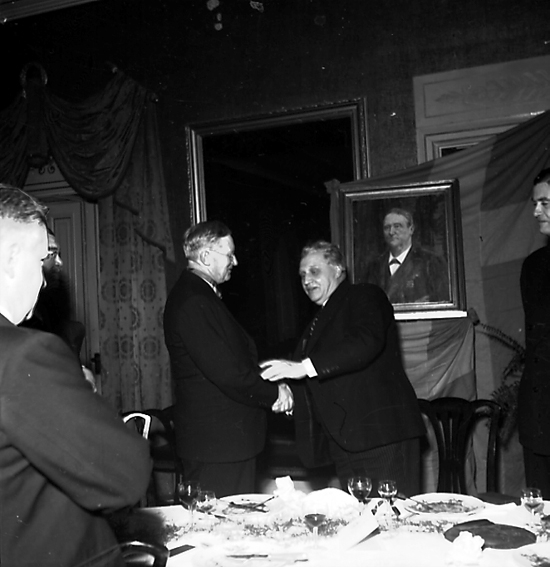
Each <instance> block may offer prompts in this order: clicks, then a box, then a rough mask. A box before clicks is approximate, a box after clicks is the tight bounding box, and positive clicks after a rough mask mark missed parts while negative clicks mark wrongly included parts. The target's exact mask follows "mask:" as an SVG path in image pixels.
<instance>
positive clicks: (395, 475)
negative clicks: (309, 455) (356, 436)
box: [329, 438, 421, 496]
mask: <svg viewBox="0 0 550 567" xmlns="http://www.w3.org/2000/svg"><path fill="white" fill-rule="evenodd" d="M329 450H330V454H331V457H332V460H333V461H334V465H335V466H336V473H337V475H338V480H339V481H340V484H341V485H342V489H343V490H347V483H348V478H350V477H352V476H357V475H364V476H368V477H369V478H370V479H371V480H372V492H371V495H373V496H377V485H378V481H379V480H384V479H392V480H395V481H396V483H397V490H399V492H402V493H403V494H405V495H407V496H413V495H414V494H418V493H419V492H420V470H421V464H420V440H419V439H418V438H415V439H407V440H405V441H399V442H398V443H391V444H390V445H384V446H382V447H376V448H374V449H369V450H368V451H361V452H359V453H351V452H349V451H345V450H344V449H342V448H341V447H340V446H339V445H338V444H337V443H336V442H335V441H334V440H333V439H330V440H329Z"/></svg>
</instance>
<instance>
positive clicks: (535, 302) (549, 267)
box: [518, 169, 550, 500]
mask: <svg viewBox="0 0 550 567" xmlns="http://www.w3.org/2000/svg"><path fill="white" fill-rule="evenodd" d="M533 204H534V206H535V209H534V216H535V220H536V221H537V223H538V225H539V231H540V232H541V233H542V234H544V235H545V236H550V169H544V170H543V171H541V172H540V174H539V175H538V176H537V177H536V178H535V181H534V186H533ZM520 286H521V297H522V301H523V309H524V311H525V367H524V370H523V376H522V378H521V382H520V387H519V398H518V426H519V440H520V443H521V445H522V446H523V456H524V461H525V479H526V484H527V486H536V487H538V488H540V489H541V490H542V494H543V497H544V498H545V499H546V500H547V499H549V498H550V412H549V411H548V409H549V408H550V376H549V368H550V246H549V245H548V243H547V245H546V246H544V247H543V248H539V250H536V251H535V252H533V253H532V254H530V255H529V256H528V257H527V258H526V259H525V260H524V262H523V266H522V269H521V276H520Z"/></svg>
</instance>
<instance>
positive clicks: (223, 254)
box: [208, 248, 237, 262]
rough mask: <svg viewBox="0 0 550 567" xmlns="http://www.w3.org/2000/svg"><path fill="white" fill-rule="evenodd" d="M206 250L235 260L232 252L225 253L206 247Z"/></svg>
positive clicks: (235, 257)
mask: <svg viewBox="0 0 550 567" xmlns="http://www.w3.org/2000/svg"><path fill="white" fill-rule="evenodd" d="M208 250H210V251H211V252H215V253H216V254H220V255H221V256H225V257H226V258H227V259H228V260H229V261H230V262H235V261H236V260H237V256H235V253H234V252H228V253H227V254H225V253H224V252H220V251H219V250H214V249H213V248H208Z"/></svg>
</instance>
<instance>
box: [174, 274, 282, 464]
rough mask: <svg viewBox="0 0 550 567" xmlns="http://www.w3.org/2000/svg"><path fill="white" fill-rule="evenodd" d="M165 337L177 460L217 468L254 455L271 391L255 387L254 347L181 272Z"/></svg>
mask: <svg viewBox="0 0 550 567" xmlns="http://www.w3.org/2000/svg"><path fill="white" fill-rule="evenodd" d="M164 335H165V340H166V346H167V347H168V351H169V353H170V361H171V365H172V378H173V379H174V382H175V393H176V402H175V405H176V411H175V418H174V421H175V431H176V443H177V447H178V452H179V454H180V456H181V457H182V458H184V459H189V460H196V461H202V462H218V463H223V462H236V461H242V460H245V459H249V458H252V457H253V456H255V455H257V454H258V453H260V452H261V450H262V449H263V447H264V443H265V433H266V411H265V410H266V409H267V408H270V407H271V405H272V404H273V402H275V400H276V399H277V397H278V387H277V385H276V384H272V383H269V382H265V381H263V380H262V379H261V377H260V374H259V368H258V363H257V352H256V346H255V344H254V342H253V340H252V339H251V338H250V336H249V335H248V334H247V333H246V332H245V330H244V329H243V328H242V327H241V326H240V325H239V323H237V321H236V320H235V318H234V317H233V316H232V315H231V313H230V312H229V310H228V309H227V307H226V306H225V304H224V303H223V301H222V300H221V299H220V298H219V297H218V296H217V295H216V294H215V293H214V291H213V290H212V288H211V287H210V286H209V284H207V283H206V282H205V281H204V280H203V279H202V278H200V277H199V276H197V275H195V274H193V273H191V272H188V271H185V272H184V273H183V274H182V275H181V277H180V279H179V281H178V282H177V283H176V285H175V286H174V288H173V289H172V291H171V292H170V294H169V296H168V300H167V302H166V307H165V310H164Z"/></svg>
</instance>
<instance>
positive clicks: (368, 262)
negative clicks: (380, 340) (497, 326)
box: [336, 180, 466, 319]
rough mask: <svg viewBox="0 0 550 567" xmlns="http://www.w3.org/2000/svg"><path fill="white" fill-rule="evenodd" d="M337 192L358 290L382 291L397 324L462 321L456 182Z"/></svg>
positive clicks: (367, 186)
mask: <svg viewBox="0 0 550 567" xmlns="http://www.w3.org/2000/svg"><path fill="white" fill-rule="evenodd" d="M337 192H338V209H339V214H338V215H337V217H336V218H337V219H338V221H337V222H339V223H340V224H341V226H340V227H338V229H337V233H338V234H339V240H340V244H341V247H342V248H343V252H344V254H345V256H346V261H347V265H348V271H349V277H350V279H351V281H352V282H353V283H361V282H366V283H374V284H376V285H378V286H380V287H381V288H382V289H383V290H384V291H385V292H386V294H387V295H388V298H389V299H390V301H391V303H392V304H393V306H394V309H395V313H396V317H397V318H399V319H409V318H410V319H414V318H429V317H432V318H435V317H458V316H463V315H464V310H465V305H466V298H465V282H464V259H463V250H462V231H461V226H462V225H461V218H460V201H459V186H458V181H457V180H449V181H429V182H422V183H413V184H400V185H392V186H387V185H386V186H379V187H377V186H374V185H371V184H364V185H363V186H361V184H359V183H357V182H355V183H353V184H349V185H348V186H346V185H341V186H340V187H339V188H338V191H337Z"/></svg>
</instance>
